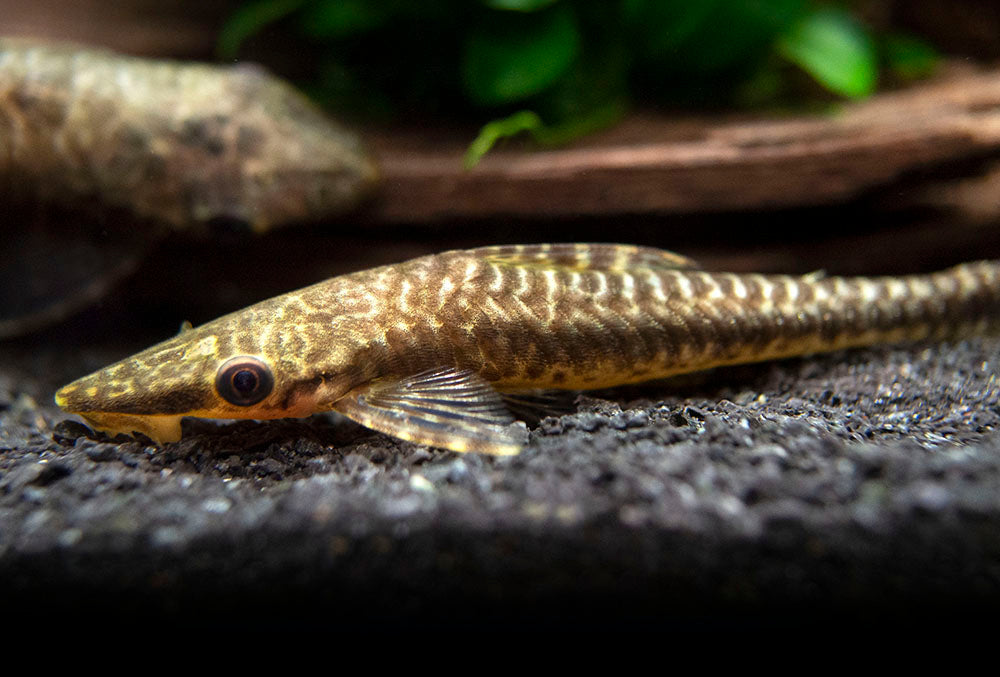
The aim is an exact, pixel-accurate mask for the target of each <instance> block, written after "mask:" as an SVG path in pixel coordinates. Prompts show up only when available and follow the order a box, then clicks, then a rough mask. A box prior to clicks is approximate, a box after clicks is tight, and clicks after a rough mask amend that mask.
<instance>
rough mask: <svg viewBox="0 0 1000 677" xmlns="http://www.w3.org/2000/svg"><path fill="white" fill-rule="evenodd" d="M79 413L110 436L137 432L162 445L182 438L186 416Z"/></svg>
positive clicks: (98, 429)
mask: <svg viewBox="0 0 1000 677" xmlns="http://www.w3.org/2000/svg"><path fill="white" fill-rule="evenodd" d="M77 415H78V416H79V417H80V418H82V419H83V420H84V421H85V422H86V423H87V425H89V426H90V427H91V428H93V429H94V430H96V431H98V432H102V433H105V434H107V435H109V436H110V437H115V436H117V435H121V434H125V435H130V436H133V435H135V433H140V434H142V435H145V436H146V437H148V438H149V439H151V440H153V441H154V442H156V444H158V445H160V446H163V445H164V444H167V443H168V442H177V441H179V440H180V439H181V419H182V418H184V416H183V415H182V414H154V415H149V416H143V415H139V414H115V413H108V412H96V411H88V412H86V413H79V412H77Z"/></svg>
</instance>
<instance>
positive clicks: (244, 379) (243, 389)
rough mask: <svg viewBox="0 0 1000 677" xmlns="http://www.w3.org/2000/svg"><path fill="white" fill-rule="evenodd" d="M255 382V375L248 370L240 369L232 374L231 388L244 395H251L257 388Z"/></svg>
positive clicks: (256, 380)
mask: <svg viewBox="0 0 1000 677" xmlns="http://www.w3.org/2000/svg"><path fill="white" fill-rule="evenodd" d="M257 382H258V379H257V374H255V373H253V372H252V371H250V370H249V369H240V370H239V371H238V372H236V373H235V374H233V388H235V389H236V391H237V392H240V393H243V394H244V395H247V394H249V393H252V392H253V391H254V389H255V388H256V387H257Z"/></svg>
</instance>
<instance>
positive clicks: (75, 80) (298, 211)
mask: <svg viewBox="0 0 1000 677" xmlns="http://www.w3.org/2000/svg"><path fill="white" fill-rule="evenodd" d="M374 180H375V168H374V165H373V163H372V161H371V159H370V158H369V157H368V156H367V154H366V153H365V152H364V151H363V150H362V149H361V147H360V144H359V142H358V140H357V139H356V138H355V137H354V136H353V135H351V134H349V133H348V132H346V131H345V130H343V129H341V128H340V127H339V126H338V125H336V124H335V123H333V122H332V121H331V120H330V119H329V118H327V117H326V116H324V115H323V114H322V113H320V111H319V110H318V109H316V108H315V107H314V106H312V105H311V104H310V103H309V102H308V101H307V100H306V99H305V98H304V97H303V96H302V95H301V94H300V93H298V92H297V91H295V90H294V89H292V88H291V87H290V86H289V85H287V84H285V83H283V82H282V81H280V80H278V79H277V78H275V77H273V76H271V75H268V74H267V73H265V72H264V71H263V70H261V69H259V68H255V67H250V66H236V67H219V66H211V65H207V64H195V63H176V62H171V61H156V60H150V59H139V58H134V57H127V56H122V55H117V54H113V53H111V52H108V51H104V50H95V49H83V48H80V47H77V46H73V45H58V44H46V43H39V42H33V41H26V40H20V39H10V38H3V39H0V187H2V186H4V185H6V186H7V187H8V188H10V189H11V190H13V191H14V192H15V193H17V194H28V195H30V196H31V197H32V198H42V199H46V200H57V201H62V202H68V201H73V200H79V199H81V198H92V197H96V198H97V199H98V200H100V201H101V202H103V203H104V204H106V205H109V206H114V207H125V208H128V209H130V210H132V211H133V212H134V213H136V214H137V215H139V216H143V217H151V218H153V219H155V220H157V221H159V222H162V223H165V224H167V225H170V226H173V227H175V228H187V227H191V226H195V225H199V224H204V223H207V222H210V221H212V220H213V219H227V220H232V221H240V222H243V223H246V224H248V225H249V226H251V227H252V228H253V229H254V230H258V231H261V230H266V229H267V228H269V227H272V226H274V225H279V224H283V223H288V222H301V221H306V220H315V219H318V218H320V217H323V216H327V215H329V214H331V213H337V212H341V211H343V210H344V209H345V208H347V207H349V206H351V205H353V204H355V203H356V202H357V200H358V198H359V197H360V196H361V195H362V194H363V193H365V192H367V190H368V189H369V188H370V187H371V186H372V184H373V183H374Z"/></svg>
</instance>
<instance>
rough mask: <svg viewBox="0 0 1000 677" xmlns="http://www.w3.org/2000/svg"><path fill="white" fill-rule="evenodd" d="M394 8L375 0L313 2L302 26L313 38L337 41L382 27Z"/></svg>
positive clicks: (303, 15)
mask: <svg viewBox="0 0 1000 677" xmlns="http://www.w3.org/2000/svg"><path fill="white" fill-rule="evenodd" d="M393 9H394V8H393V7H391V6H388V5H387V4H385V3H375V2H371V0H313V2H310V3H309V4H308V5H306V7H305V9H304V11H303V12H302V15H301V17H300V18H299V24H300V25H301V26H302V32H303V33H305V34H306V35H308V36H310V37H313V38H318V39H330V40H336V39H338V38H342V37H345V36H348V35H353V34H356V33H362V32H364V31H368V30H371V29H373V28H378V27H379V26H381V25H382V24H383V23H385V21H386V19H388V18H389V16H390V14H391V12H392V10H393Z"/></svg>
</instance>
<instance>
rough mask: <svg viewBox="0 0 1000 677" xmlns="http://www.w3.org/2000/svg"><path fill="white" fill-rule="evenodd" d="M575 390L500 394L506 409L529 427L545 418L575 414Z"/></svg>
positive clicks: (526, 391)
mask: <svg viewBox="0 0 1000 677" xmlns="http://www.w3.org/2000/svg"><path fill="white" fill-rule="evenodd" d="M579 394H580V393H579V392H577V391H575V390H524V391H518V392H506V393H500V397H501V398H502V399H503V401H504V404H506V405H507V409H508V410H509V411H510V412H511V413H512V414H513V415H514V416H516V417H517V418H519V419H520V420H522V421H524V422H525V423H527V424H528V425H529V426H532V427H534V426H536V425H538V423H539V422H540V421H541V420H542V419H543V418H545V417H546V416H564V415H566V414H575V413H576V398H577V396H578V395H579Z"/></svg>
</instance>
